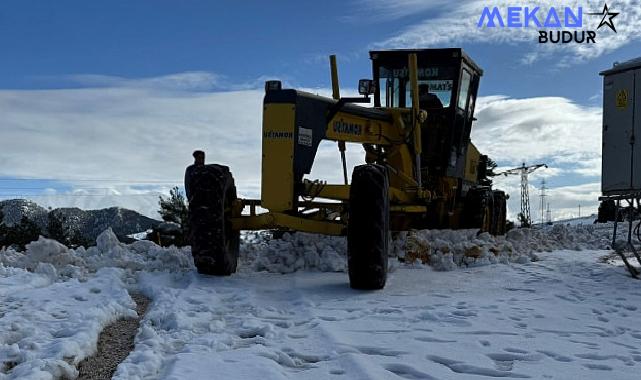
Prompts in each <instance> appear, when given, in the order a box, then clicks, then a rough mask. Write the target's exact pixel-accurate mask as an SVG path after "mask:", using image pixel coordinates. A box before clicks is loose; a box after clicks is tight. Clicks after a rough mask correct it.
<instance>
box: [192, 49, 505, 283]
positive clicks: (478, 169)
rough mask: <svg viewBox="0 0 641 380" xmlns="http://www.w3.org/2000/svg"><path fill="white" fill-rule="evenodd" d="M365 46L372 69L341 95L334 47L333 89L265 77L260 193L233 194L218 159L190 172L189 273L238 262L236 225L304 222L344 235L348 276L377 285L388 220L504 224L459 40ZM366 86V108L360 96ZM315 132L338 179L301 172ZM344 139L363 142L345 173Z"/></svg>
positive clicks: (401, 224)
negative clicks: (479, 145)
mask: <svg viewBox="0 0 641 380" xmlns="http://www.w3.org/2000/svg"><path fill="white" fill-rule="evenodd" d="M370 57H371V59H372V67H373V79H372V80H361V81H360V82H359V93H360V94H361V95H362V96H361V97H353V98H345V97H341V96H340V88H339V82H338V69H337V66H336V60H335V57H333V56H332V57H330V63H331V73H332V89H333V98H326V97H322V96H318V95H314V94H310V93H307V92H303V91H298V90H294V89H283V88H282V85H281V83H280V82H278V81H268V82H267V83H266V86H265V98H264V101H263V131H262V132H263V136H262V141H263V143H262V178H261V199H260V200H258V199H239V198H237V197H236V188H235V186H234V181H233V177H232V175H231V172H230V170H229V168H228V167H227V166H222V165H202V166H200V167H197V168H196V169H195V170H193V171H192V175H191V178H189V179H188V181H189V184H190V188H191V196H190V199H189V214H190V225H191V229H192V253H193V256H194V262H195V263H196V266H197V268H198V270H199V272H201V273H206V274H216V275H229V274H231V273H233V272H234V271H235V270H236V263H237V260H238V244H239V231H240V230H262V229H275V230H283V231H306V232H313V233H321V234H329V235H346V236H347V245H348V272H349V279H350V285H351V286H352V287H353V288H359V289H380V288H382V287H383V286H384V285H385V281H386V273H387V256H388V244H389V235H390V234H389V232H390V231H402V230H408V229H419V228H439V229H444V228H453V229H456V228H475V229H478V230H479V231H487V232H490V233H493V234H501V233H504V231H505V200H506V195H505V193H503V192H502V191H497V190H492V189H491V186H490V185H491V181H489V180H488V178H487V177H486V169H487V157H486V156H483V155H481V154H480V153H479V151H478V150H477V149H476V147H474V145H473V144H472V143H471V142H470V131H471V127H472V122H473V120H474V105H475V100H476V94H477V90H478V85H479V79H480V77H481V75H482V73H483V72H482V70H481V69H480V68H479V67H478V66H477V65H476V64H475V63H474V62H473V61H472V60H471V59H470V58H469V57H468V56H467V55H466V54H465V53H464V52H463V51H462V50H461V49H422V50H390V51H373V52H370ZM371 97H373V103H374V107H363V106H359V105H358V104H359V103H371V102H372V98H371ZM324 140H330V141H335V142H337V145H338V152H339V154H340V155H341V159H342V163H343V165H342V174H343V178H344V183H340V184H328V183H325V182H321V181H315V180H313V179H309V178H306V176H307V175H309V174H310V172H311V169H312V166H313V164H314V160H315V157H316V153H317V150H318V147H319V145H320V143H321V141H324ZM347 142H349V143H359V144H362V145H363V147H364V150H365V152H366V153H365V157H363V164H362V165H358V166H356V167H354V168H353V172H352V177H351V181H349V179H348V170H347V165H346V161H345V149H346V143H347ZM258 207H260V208H262V209H265V210H267V212H262V213H259V212H258ZM245 210H247V211H248V212H244V211H245Z"/></svg>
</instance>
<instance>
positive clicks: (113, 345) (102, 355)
mask: <svg viewBox="0 0 641 380" xmlns="http://www.w3.org/2000/svg"><path fill="white" fill-rule="evenodd" d="M130 295H131V298H132V299H133V300H134V301H135V302H136V312H137V313H138V318H129V319H120V320H118V321H116V322H114V323H112V324H110V325H108V326H107V327H105V329H104V330H102V332H101V333H100V336H99V337H98V351H97V352H96V353H95V354H94V355H92V356H90V357H88V358H86V359H85V360H83V361H81V362H80V363H79V364H78V372H79V373H80V375H79V376H78V380H103V379H104V380H109V379H111V377H112V376H113V374H114V372H115V371H116V367H118V364H120V363H121V362H122V361H123V360H125V358H126V357H127V355H129V353H130V352H131V351H132V350H133V349H134V338H135V336H136V332H137V331H138V325H139V323H140V320H141V319H142V317H143V316H144V315H145V313H146V312H147V307H148V306H149V303H150V299H149V298H147V297H145V296H143V295H142V294H139V293H132V294H130Z"/></svg>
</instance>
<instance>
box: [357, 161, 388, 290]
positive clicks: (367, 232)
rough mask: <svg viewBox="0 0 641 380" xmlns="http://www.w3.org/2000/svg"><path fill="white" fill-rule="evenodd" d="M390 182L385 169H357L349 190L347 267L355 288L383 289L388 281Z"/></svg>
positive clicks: (360, 167)
mask: <svg viewBox="0 0 641 380" xmlns="http://www.w3.org/2000/svg"><path fill="white" fill-rule="evenodd" d="M389 216H390V211H389V180H388V177H387V170H386V169H385V167H383V166H380V165H375V164H367V165H360V166H357V167H355V168H354V172H353V173H352V184H351V186H350V190H349V219H348V222H347V268H348V272H349V285H350V286H351V287H352V288H354V289H368V290H369V289H382V288H383V287H384V286H385V282H386V280H387V253H388V247H389Z"/></svg>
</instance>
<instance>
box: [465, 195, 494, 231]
mask: <svg viewBox="0 0 641 380" xmlns="http://www.w3.org/2000/svg"><path fill="white" fill-rule="evenodd" d="M493 211H494V197H493V195H492V191H491V190H489V189H485V188H473V189H470V190H469V191H468V192H467V196H466V197H465V207H464V221H463V225H464V226H465V228H478V229H479V232H490V233H493V230H494V228H493V225H494V221H493V219H494V218H493Z"/></svg>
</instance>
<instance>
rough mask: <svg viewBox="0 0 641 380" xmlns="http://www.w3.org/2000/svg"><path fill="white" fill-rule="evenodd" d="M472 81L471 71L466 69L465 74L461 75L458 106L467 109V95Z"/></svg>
mask: <svg viewBox="0 0 641 380" xmlns="http://www.w3.org/2000/svg"><path fill="white" fill-rule="evenodd" d="M471 83H472V76H471V75H470V72H469V71H467V70H465V69H464V70H463V74H462V75H461V87H460V89H459V93H458V102H457V103H456V105H457V107H458V108H460V109H462V110H465V106H466V105H467V95H468V94H469V92H470V84H471Z"/></svg>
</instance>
